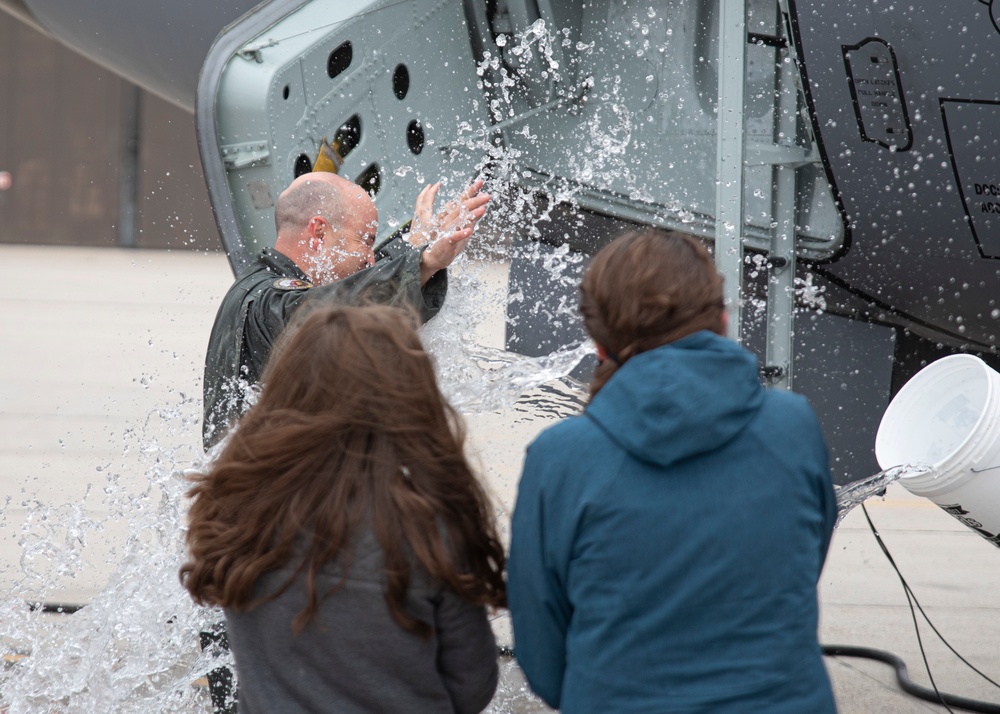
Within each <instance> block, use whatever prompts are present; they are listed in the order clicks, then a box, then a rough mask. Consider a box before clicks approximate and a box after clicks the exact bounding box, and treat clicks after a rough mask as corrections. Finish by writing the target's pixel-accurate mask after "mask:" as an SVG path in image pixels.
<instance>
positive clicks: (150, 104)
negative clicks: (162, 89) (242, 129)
mask: <svg viewBox="0 0 1000 714" xmlns="http://www.w3.org/2000/svg"><path fill="white" fill-rule="evenodd" d="M0 171H7V172H9V173H10V174H11V177H12V179H13V180H12V184H11V187H10V188H9V189H8V190H6V191H0V243H35V244H38V243H42V244H57V245H88V246H117V245H125V246H136V247H140V248H171V249H198V250H221V244H220V242H219V238H218V232H217V231H216V228H215V223H214V220H213V218H212V211H211V208H210V206H209V203H208V195H207V192H206V190H205V183H204V179H203V178H202V173H201V162H200V159H199V158H198V151H197V147H196V142H195V131H194V118H193V117H192V116H191V115H190V114H187V113H186V112H184V111H183V110H181V109H178V108H177V107H175V106H174V105H172V104H168V103H167V102H165V101H163V100H162V99H159V98H158V97H156V96H154V95H152V94H149V93H148V92H145V91H142V90H140V89H138V88H137V87H135V86H134V85H132V84H130V83H128V82H126V81H124V80H122V79H120V78H119V77H117V76H116V75H114V74H112V73H110V72H108V71H107V70H105V69H103V68H101V67H98V66H97V65H95V64H93V63H91V62H89V61H87V60H85V59H83V58H81V57H80V56H79V55H76V54H74V53H72V52H70V51H69V50H67V49H65V48H63V47H61V46H60V45H58V44H57V43H55V42H53V41H52V40H49V39H48V38H46V37H44V36H43V35H41V34H39V33H38V32H36V31H34V30H32V29H30V28H29V27H27V26H25V25H23V24H21V23H20V22H18V21H17V20H15V19H13V18H12V17H10V16H8V15H7V14H5V13H3V12H0Z"/></svg>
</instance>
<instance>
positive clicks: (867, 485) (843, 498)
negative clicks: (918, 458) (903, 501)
mask: <svg viewBox="0 0 1000 714" xmlns="http://www.w3.org/2000/svg"><path fill="white" fill-rule="evenodd" d="M926 470H927V467H926V466H922V465H918V464H903V465H901V466H893V467H892V468H891V469H886V470H885V471H879V472H878V473H877V474H874V475H872V476H869V477H868V478H863V479H860V480H858V481H852V482H851V483H849V484H845V485H844V486H835V487H834V490H835V491H836V494H837V520H836V521H835V522H834V525H833V527H834V528H836V527H837V526H839V525H840V522H841V521H843V520H844V518H845V517H846V516H847V514H848V513H850V512H851V510H852V509H853V508H854V507H855V506H858V505H860V504H862V503H864V502H865V501H867V500H868V499H869V498H871V497H872V496H875V495H883V494H884V493H885V489H886V488H887V487H888V486H889V484H891V483H893V482H894V481H897V480H899V479H900V478H901V477H903V476H909V475H912V474H917V473H921V472H924V471H926Z"/></svg>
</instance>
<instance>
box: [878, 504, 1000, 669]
mask: <svg viewBox="0 0 1000 714" xmlns="http://www.w3.org/2000/svg"><path fill="white" fill-rule="evenodd" d="M861 510H862V511H863V512H864V514H865V518H866V519H867V520H868V527H869V528H871V529H872V533H874V534H875V540H876V541H877V542H878V544H879V547H880V548H881V549H882V552H883V553H885V557H886V558H888V559H889V563H890V564H891V565H892V567H893V570H895V571H896V575H898V576H899V580H900V582H901V583H902V584H903V590H904V591H905V592H906V599H907V601H910V598H911V597H912V598H913V600H912V604H911V605H910V610H911V614H912V610H913V605H914V604H915V605H916V606H917V609H918V610H920V614H921V615H923V618H924V620H926V621H927V624H928V625H930V628H931V629H932V630H933V631H934V634H935V635H937V636H938V638H939V639H940V640H941V642H943V643H944V645H945V647H947V648H948V649H949V650H951V651H952V653H953V654H954V655H955V656H956V657H958V658H959V659H960V660H962V662H964V663H965V665H966V666H967V667H968V668H969V669H971V670H972V671H973V672H975V673H976V674H978V675H979V676H980V677H982V678H983V679H985V680H986V681H987V682H989V683H990V684H992V685H993V686H994V687H997V688H1000V684H997V682H995V681H994V680H993V679H991V678H990V677H989V676H987V675H986V674H984V673H983V672H981V671H980V670H979V669H978V668H977V667H976V666H975V665H974V664H972V663H971V662H969V660H967V659H965V657H963V656H962V655H960V654H959V653H958V651H957V650H956V649H955V648H954V647H952V646H951V643H949V642H948V640H946V639H945V637H944V635H942V634H941V633H940V632H939V631H938V629H937V628H936V627H935V626H934V623H933V622H931V618H930V617H928V616H927V613H926V612H924V608H923V607H922V606H921V605H920V601H919V600H917V596H916V594H915V593H914V592H913V589H912V588H910V585H909V583H907V582H906V580H905V578H903V575H902V574H901V573H900V572H899V568H898V567H897V566H896V562H895V561H894V560H893V558H892V556H891V555H889V551H888V549H887V548H886V545H885V542H884V541H883V540H882V537H881V536H880V535H879V533H878V531H877V530H876V529H875V525H874V524H873V523H872V519H871V517H870V516H869V515H868V509H867V508H865V505H864V504H861ZM914 620H916V618H914ZM914 626H916V625H914ZM919 637H920V633H919V631H918V632H917V638H918V639H919Z"/></svg>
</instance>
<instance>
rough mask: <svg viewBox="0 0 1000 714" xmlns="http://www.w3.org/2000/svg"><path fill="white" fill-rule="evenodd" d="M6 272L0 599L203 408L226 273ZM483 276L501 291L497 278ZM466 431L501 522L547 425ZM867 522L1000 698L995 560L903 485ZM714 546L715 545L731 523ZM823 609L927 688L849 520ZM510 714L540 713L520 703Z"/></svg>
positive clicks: (92, 262)
mask: <svg viewBox="0 0 1000 714" xmlns="http://www.w3.org/2000/svg"><path fill="white" fill-rule="evenodd" d="M0 260H2V262H3V265H4V267H5V271H4V273H5V275H6V276H7V278H6V279H5V280H4V281H3V283H2V284H0V340H2V342H0V344H2V349H0V434H2V436H0V502H4V501H5V502H6V507H5V509H4V511H3V513H2V514H0V583H2V585H3V587H4V590H5V591H7V590H8V589H9V588H8V585H9V583H11V582H13V581H14V580H16V579H18V578H19V577H20V576H19V572H20V571H19V565H18V562H19V558H20V557H21V550H20V547H19V545H18V539H19V536H20V532H21V527H22V523H23V521H24V518H25V514H26V512H27V509H26V507H25V505H24V503H25V502H26V501H28V500H30V499H37V500H39V501H41V502H43V503H45V504H51V505H52V506H53V507H54V508H57V507H58V506H61V505H63V504H79V503H83V504H84V507H85V510H86V512H87V513H88V514H89V515H90V516H91V517H92V518H94V519H98V520H99V519H100V518H101V515H102V511H101V508H102V504H101V499H100V497H99V496H100V492H101V488H102V487H103V485H104V484H105V477H104V474H105V473H107V472H108V471H109V470H110V471H117V472H119V473H121V474H122V481H123V482H125V485H126V486H129V483H128V482H130V481H131V480H134V488H135V489H136V490H139V489H141V485H142V481H143V478H144V474H143V471H142V469H141V468H140V467H139V465H138V464H139V455H138V454H137V453H136V451H137V450H136V449H131V450H130V451H129V453H123V447H124V445H125V444H126V443H130V439H132V437H131V436H130V433H131V432H130V431H129V430H135V429H137V428H138V427H141V426H142V425H143V424H144V423H145V422H146V421H147V417H148V415H149V414H150V413H151V412H152V411H153V410H154V409H156V408H158V407H162V406H163V405H165V404H177V403H178V402H181V401H183V400H184V399H192V398H193V399H196V400H197V399H199V395H200V393H201V376H202V365H203V361H202V360H203V356H204V349H205V344H206V342H207V340H208V332H209V329H210V327H211V324H212V319H213V317H214V314H215V308H216V305H217V303H218V301H219V299H220V298H221V296H222V294H223V292H224V291H225V289H226V288H227V287H228V285H229V283H230V281H231V273H230V271H229V267H228V265H227V263H226V260H225V258H224V257H223V256H222V255H220V254H210V255H204V254H198V253H188V252H181V253H173V252H162V251H124V250H115V249H86V248H53V247H23V246H0ZM491 274H493V275H494V276H495V279H496V280H498V281H502V280H503V271H502V267H497V268H496V269H495V270H493V271H492V273H491ZM502 329H503V328H502V322H501V321H500V319H499V318H498V319H497V320H496V324H492V325H486V326H484V328H483V329H482V330H481V331H480V332H481V334H482V335H483V339H484V340H485V341H486V342H489V343H490V344H492V345H493V346H499V345H500V341H502V334H503V333H502ZM469 422H470V432H471V437H472V446H473V448H474V449H475V451H476V452H477V454H478V458H479V461H480V463H481V464H482V466H483V471H484V474H485V475H486V477H487V479H488V480H489V482H490V485H491V487H492V488H493V490H494V492H495V493H496V495H497V497H498V498H499V500H501V501H502V502H504V503H505V504H506V506H507V507H508V508H509V507H510V505H511V504H512V502H513V498H514V495H515V493H516V480H517V472H518V469H519V466H520V462H521V458H522V454H523V448H524V445H525V443H526V442H527V440H528V439H530V438H531V437H532V436H533V434H534V433H535V432H537V431H538V429H540V428H542V427H544V426H545V423H543V422H538V421H532V420H530V419H528V420H525V419H520V418H519V419H511V418H510V416H509V415H504V414H486V415H481V416H477V417H475V418H471V419H470V420H469ZM515 422H516V423H515ZM172 428H173V431H172V432H170V433H165V434H159V435H156V434H149V435H147V437H146V438H153V437H155V438H161V439H168V440H173V441H174V442H176V443H181V442H186V443H190V444H196V443H197V439H198V425H197V424H195V423H191V424H186V425H184V426H183V427H181V428H177V425H176V424H174V425H173V427H172ZM152 431H154V432H155V427H152ZM873 437H874V435H873ZM777 438H780V436H778V437H777ZM865 475H867V474H859V475H858V476H859V477H861V476H865ZM88 485H92V486H91V488H90V491H89V495H88ZM868 508H869V512H870V513H871V516H872V519H873V520H874V522H875V524H876V526H877V527H878V529H879V530H880V532H881V533H882V534H883V536H884V538H885V541H886V543H887V544H888V547H889V549H890V550H891V552H892V554H893V556H894V557H895V559H896V561H897V563H898V564H899V567H900V568H901V570H902V572H903V574H904V576H905V577H906V578H907V580H908V581H909V583H910V585H911V587H912V588H913V590H914V591H915V592H916V594H917V597H918V598H920V601H921V603H922V604H923V605H924V608H925V610H926V611H927V613H928V614H929V615H930V616H931V618H932V619H933V620H934V622H935V624H936V625H937V627H938V629H939V630H940V631H941V632H942V633H943V634H944V635H945V636H946V637H948V639H949V641H950V642H951V644H952V645H953V646H954V647H955V648H956V649H957V650H958V651H959V652H961V653H962V654H963V655H964V656H965V657H966V658H967V659H969V660H971V661H972V662H973V663H974V664H976V665H977V666H978V667H979V668H980V669H982V670H983V671H985V672H986V673H987V674H988V675H990V676H991V677H992V678H993V679H995V680H998V681H1000V599H998V598H997V596H996V593H997V592H998V591H1000V549H997V548H995V547H994V546H992V545H990V544H988V543H987V542H985V541H984V540H983V539H981V538H980V537H979V536H977V535H976V534H974V533H973V532H972V531H970V530H968V529H967V528H965V527H964V526H962V525H961V524H959V523H958V522H957V521H955V520H954V519H952V518H951V517H950V516H948V515H947V514H945V513H944V512H942V511H941V510H940V509H938V508H937V507H936V506H934V505H933V504H932V503H931V502H930V501H927V500H924V499H921V498H917V497H914V496H911V495H910V494H908V493H907V492H906V491H905V490H904V489H903V488H901V487H899V486H897V485H893V486H891V487H890V488H889V490H888V492H887V496H886V497H885V498H884V499H879V498H875V499H871V500H870V501H869V502H868ZM127 527H128V524H127V523H119V522H109V523H106V524H105V529H104V531H103V533H101V534H99V535H100V538H101V539H100V540H98V539H96V538H93V537H92V538H90V539H88V545H87V549H86V551H85V553H84V566H83V568H82V570H81V572H80V574H79V575H78V576H77V577H75V578H72V579H58V578H55V576H53V578H54V580H55V581H56V582H57V587H56V589H55V590H54V591H52V592H50V593H49V600H50V601H52V600H57V601H60V602H68V603H85V602H87V600H88V599H89V598H90V597H92V596H93V594H94V593H95V592H97V591H99V590H100V589H101V587H102V586H103V584H104V581H105V579H106V578H107V576H108V574H109V572H110V571H111V566H110V565H109V564H108V563H107V561H108V560H109V559H112V560H113V557H114V556H113V554H114V553H115V552H117V550H118V548H120V546H121V543H122V542H123V539H124V537H125V535H126V534H127ZM719 537H720V538H725V537H726V535H725V524H719ZM820 599H821V619H822V622H821V629H820V636H821V640H822V641H823V642H824V643H826V644H844V645H858V646H869V647H875V648H879V649H885V650H889V651H891V652H894V653H895V654H897V655H899V656H901V657H902V658H903V659H904V660H905V661H906V663H907V665H908V667H909V670H910V675H911V677H912V678H913V679H914V681H916V682H917V683H919V684H923V685H925V686H927V685H929V681H928V679H927V674H926V672H925V671H924V668H923V664H922V662H921V659H920V652H919V649H918V645H917V639H916V637H915V635H914V630H913V624H912V621H911V617H910V611H909V609H908V607H907V605H906V600H905V597H904V595H903V591H902V588H901V586H900V583H899V580H898V578H897V577H896V575H895V573H894V572H893V571H892V569H891V567H890V566H889V564H888V563H887V561H886V560H885V558H884V557H883V555H882V554H881V552H879V550H878V547H877V545H876V543H875V540H874V538H873V537H872V534H871V533H870V532H869V530H868V526H867V524H866V523H865V521H864V517H863V514H862V513H861V511H860V509H856V510H855V511H854V512H853V513H852V514H851V515H850V516H848V518H847V519H846V520H845V521H844V523H843V524H842V525H841V526H840V528H839V529H838V530H837V532H836V533H835V535H834V540H833V544H832V546H831V549H830V556H829V559H828V561H827V566H826V569H825V571H824V573H823V577H822V585H821V592H820ZM497 624H498V632H499V634H500V637H501V639H508V638H509V635H508V634H507V632H506V628H505V626H504V623H503V622H502V621H499V622H498V623H497ZM922 632H923V634H924V642H925V646H926V647H927V651H928V656H929V659H930V662H931V667H932V672H933V673H934V676H935V680H936V682H937V684H938V686H939V688H941V689H942V690H943V691H947V692H950V693H953V694H959V695H963V696H967V697H972V698H977V699H983V700H987V701H993V702H1000V690H998V689H997V688H995V687H994V686H992V685H991V684H989V683H988V682H986V681H984V680H982V679H981V678H979V677H978V676H977V675H976V674H975V673H973V672H972V671H971V670H969V669H968V668H967V667H966V666H965V665H964V664H962V663H961V662H960V661H958V660H957V659H956V658H955V657H954V656H953V655H952V654H951V653H950V652H948V651H947V650H946V649H945V647H944V646H943V645H942V644H940V642H939V641H938V640H937V638H936V637H934V635H933V633H931V632H930V631H929V629H928V628H926V627H924V628H923V629H922ZM827 665H828V668H829V671H830V674H831V676H832V679H833V682H834V688H835V692H836V696H837V702H838V706H839V708H840V711H841V712H843V713H844V714H879V713H881V712H893V713H896V712H904V713H905V712H938V711H945V710H944V708H943V707H940V706H935V705H932V704H928V703H925V702H923V701H920V700H917V699H913V698H911V697H909V696H907V695H904V694H903V693H901V692H900V691H899V689H898V687H897V686H896V684H895V681H894V677H893V674H892V671H891V670H890V668H889V667H888V666H886V665H882V664H879V663H875V662H869V661H866V660H856V659H848V658H837V659H830V658H828V659H827ZM504 666H505V667H507V668H512V667H513V665H512V664H510V663H505V665H504ZM512 706H514V707H515V710H516V711H518V712H529V711H545V709H544V707H542V706H541V705H539V704H538V703H536V702H533V701H532V700H531V699H530V698H529V697H527V696H524V697H518V698H517V701H516V702H515V703H513V705H512Z"/></svg>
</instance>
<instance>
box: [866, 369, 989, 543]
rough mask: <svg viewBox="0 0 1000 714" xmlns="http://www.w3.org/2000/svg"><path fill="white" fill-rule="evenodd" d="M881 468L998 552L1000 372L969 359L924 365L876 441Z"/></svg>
mask: <svg viewBox="0 0 1000 714" xmlns="http://www.w3.org/2000/svg"><path fill="white" fill-rule="evenodd" d="M875 458H876V459H877V460H878V463H879V466H881V467H882V469H883V470H884V469H888V468H892V467H893V466H900V465H904V464H912V465H916V466H918V467H917V468H915V469H913V470H912V471H909V472H907V473H906V474H904V475H903V476H901V477H900V479H899V482H900V483H901V484H903V486H904V487H905V488H906V489H907V490H908V491H910V493H913V494H916V495H918V496H924V497H926V498H929V499H930V500H932V501H934V503H936V504H938V505H939V506H941V508H943V509H944V510H945V511H947V512H948V513H950V514H951V515H953V516H955V517H956V518H957V519H958V520H960V521H962V523H964V524H965V525H967V526H969V527H970V528H972V529H974V530H976V531H977V532H979V534H980V535H982V536H983V537H984V538H987V539H989V540H990V541H991V542H992V543H993V544H994V545H996V546H998V547H1000V374H998V373H997V372H996V371H994V370H993V369H991V368H990V367H989V366H988V365H987V364H986V363H985V362H983V361H982V360H981V359H979V358H978V357H973V356H972V355H964V354H961V355H952V356H950V357H945V358H943V359H940V360H938V361H936V362H932V363H931V364H929V365H927V366H926V367H924V368H923V369H922V370H920V371H919V372H917V374H915V375H914V376H913V378H912V379H910V381H909V382H907V383H906V384H905V385H903V388H902V389H900V390H899V392H898V393H897V394H896V396H895V397H893V399H892V402H890V404H889V407H888V408H887V409H886V410H885V414H884V415H883V416H882V421H881V423H880V424H879V427H878V434H877V436H876V437H875Z"/></svg>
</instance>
